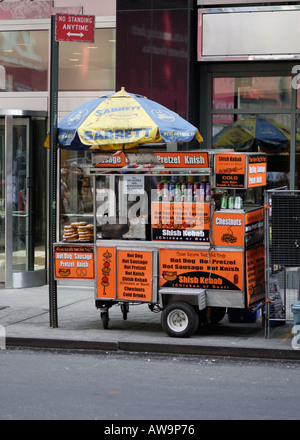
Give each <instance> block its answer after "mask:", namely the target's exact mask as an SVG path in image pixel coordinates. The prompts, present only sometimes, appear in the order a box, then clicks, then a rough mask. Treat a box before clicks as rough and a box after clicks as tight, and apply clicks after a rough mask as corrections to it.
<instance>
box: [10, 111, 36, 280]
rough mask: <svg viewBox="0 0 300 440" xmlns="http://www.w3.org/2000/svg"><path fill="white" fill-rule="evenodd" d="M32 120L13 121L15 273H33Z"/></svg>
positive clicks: (13, 260) (13, 241)
mask: <svg viewBox="0 0 300 440" xmlns="http://www.w3.org/2000/svg"><path fill="white" fill-rule="evenodd" d="M29 177H30V176H29V119H28V118H14V121H13V136H12V197H13V200H12V202H13V204H12V207H13V208H12V217H13V219H12V221H13V234H12V243H13V244H12V246H13V259H12V263H13V272H23V271H28V270H33V268H32V255H31V252H30V251H29V247H30V243H29V238H30V234H29V232H30V231H29V227H30V225H31V219H30V218H29V213H30V211H29V207H30V204H31V200H30V196H31V194H30V191H29V188H28V184H27V183H28V181H29Z"/></svg>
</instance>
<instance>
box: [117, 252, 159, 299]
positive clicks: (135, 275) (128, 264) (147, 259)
mask: <svg viewBox="0 0 300 440" xmlns="http://www.w3.org/2000/svg"><path fill="white" fill-rule="evenodd" d="M152 258H153V255H152V251H143V250H119V251H118V299H123V300H130V301H146V302H147V301H151V299H152Z"/></svg>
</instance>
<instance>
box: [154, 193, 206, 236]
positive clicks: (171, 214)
mask: <svg viewBox="0 0 300 440" xmlns="http://www.w3.org/2000/svg"><path fill="white" fill-rule="evenodd" d="M209 230H210V209H209V203H192V202H184V203H181V202H171V203H170V202H154V203H152V239H153V240H162V241H166V240H171V241H197V242H209Z"/></svg>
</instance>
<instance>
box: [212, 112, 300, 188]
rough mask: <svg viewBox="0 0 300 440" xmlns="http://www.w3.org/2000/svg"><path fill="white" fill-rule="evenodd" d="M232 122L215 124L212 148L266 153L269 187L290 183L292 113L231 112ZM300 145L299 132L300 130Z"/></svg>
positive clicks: (218, 121)
mask: <svg viewBox="0 0 300 440" xmlns="http://www.w3.org/2000/svg"><path fill="white" fill-rule="evenodd" d="M217 116H228V120H232V121H233V122H232V123H231V124H228V123H226V121H225V122H224V121H223V123H222V124H220V120H217V123H216V124H215V123H214V124H213V138H212V145H213V148H227V149H231V148H232V149H233V150H234V151H243V152H250V151H253V152H257V151H262V152H264V153H267V155H268V156H267V161H268V178H267V188H275V187H281V186H288V183H289V171H290V165H289V163H290V133H291V129H290V127H291V115H288V114H267V115H265V114H264V115H260V114H256V115H253V114H248V115H246V114H243V115H241V114H232V113H231V114H228V115H217ZM299 146H300V133H299Z"/></svg>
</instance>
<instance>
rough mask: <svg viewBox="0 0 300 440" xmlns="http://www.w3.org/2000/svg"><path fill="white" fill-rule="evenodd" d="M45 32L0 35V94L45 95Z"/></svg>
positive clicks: (47, 41) (46, 80) (46, 45)
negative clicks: (25, 93) (23, 93)
mask: <svg viewBox="0 0 300 440" xmlns="http://www.w3.org/2000/svg"><path fill="white" fill-rule="evenodd" d="M48 46H49V38H48V31H47V30H43V31H9V32H6V31H5V32H0V91H2V92H30V91H35V92H39V91H46V90H47V86H48Z"/></svg>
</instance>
